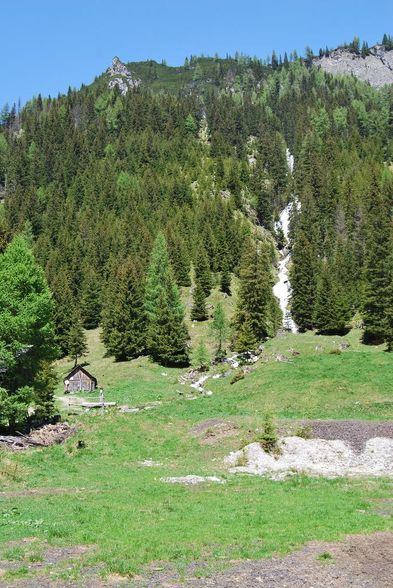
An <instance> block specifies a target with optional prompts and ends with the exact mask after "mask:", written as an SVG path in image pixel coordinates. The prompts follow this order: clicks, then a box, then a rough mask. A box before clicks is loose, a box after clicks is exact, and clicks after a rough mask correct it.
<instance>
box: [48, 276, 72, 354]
mask: <svg viewBox="0 0 393 588" xmlns="http://www.w3.org/2000/svg"><path fill="white" fill-rule="evenodd" d="M52 292H53V298H54V302H55V305H54V313H53V317H54V321H55V341H56V344H57V346H58V349H59V353H60V356H61V357H63V356H65V355H67V354H68V334H69V332H70V330H71V327H72V317H73V315H74V308H75V300H74V296H73V293H72V291H71V287H70V279H69V276H68V272H67V271H66V269H65V268H64V267H63V268H62V269H60V271H59V273H58V275H57V276H56V277H55V279H54V280H53V282H52Z"/></svg>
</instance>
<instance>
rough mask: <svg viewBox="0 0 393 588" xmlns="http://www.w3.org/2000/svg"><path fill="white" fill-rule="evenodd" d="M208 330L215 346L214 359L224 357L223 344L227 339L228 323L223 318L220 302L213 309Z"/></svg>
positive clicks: (222, 308)
mask: <svg viewBox="0 0 393 588" xmlns="http://www.w3.org/2000/svg"><path fill="white" fill-rule="evenodd" d="M210 329H211V332H212V334H213V337H214V340H215V343H216V345H217V348H216V358H220V357H223V356H224V355H225V343H226V341H227V339H228V337H229V321H228V320H227V318H226V316H225V313H224V307H223V305H222V303H221V302H219V303H218V304H217V305H216V308H215V309H214V314H213V320H212V322H211V323H210Z"/></svg>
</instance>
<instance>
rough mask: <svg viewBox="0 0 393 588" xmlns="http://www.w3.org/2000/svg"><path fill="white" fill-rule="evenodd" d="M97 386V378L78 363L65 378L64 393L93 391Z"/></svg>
mask: <svg viewBox="0 0 393 588" xmlns="http://www.w3.org/2000/svg"><path fill="white" fill-rule="evenodd" d="M96 388H97V380H96V378H95V377H94V376H92V375H91V374H89V372H88V371H87V370H85V369H84V368H83V367H82V366H80V365H76V366H75V367H74V368H73V369H72V370H71V371H70V373H69V374H67V375H66V377H65V378H64V393H65V394H68V393H70V392H81V391H83V392H92V391H93V390H95V389H96Z"/></svg>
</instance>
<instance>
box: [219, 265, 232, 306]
mask: <svg viewBox="0 0 393 588" xmlns="http://www.w3.org/2000/svg"><path fill="white" fill-rule="evenodd" d="M220 290H221V292H223V293H224V294H227V295H228V296H230V295H231V274H230V271H229V263H228V257H227V256H225V257H224V259H223V260H222V269H221V278H220Z"/></svg>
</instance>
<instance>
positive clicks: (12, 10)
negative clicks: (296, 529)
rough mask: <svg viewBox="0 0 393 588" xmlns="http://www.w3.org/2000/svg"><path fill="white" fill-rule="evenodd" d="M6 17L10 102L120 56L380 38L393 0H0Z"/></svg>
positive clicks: (89, 73)
mask: <svg viewBox="0 0 393 588" xmlns="http://www.w3.org/2000/svg"><path fill="white" fill-rule="evenodd" d="M0 21H1V28H0V75H1V85H0V105H2V104H4V103H5V102H10V103H12V102H13V101H17V100H18V98H20V99H21V100H22V102H24V101H26V100H27V99H29V98H30V97H31V96H33V95H36V94H38V93H39V92H41V94H43V95H48V94H51V95H57V93H58V92H64V91H66V90H67V88H68V86H69V85H70V86H72V87H79V86H80V84H81V83H86V84H88V83H90V82H91V81H92V80H93V79H94V77H95V76H96V75H98V74H100V73H101V72H102V71H103V70H105V69H106V68H107V66H108V65H109V63H110V61H111V59H112V57H113V56H114V55H118V56H119V57H120V58H121V59H122V60H124V61H136V60H143V59H156V60H157V61H161V59H163V58H165V59H166V60H167V62H168V64H170V65H178V64H181V63H183V60H184V57H185V56H187V55H191V54H194V55H199V54H201V53H204V54H205V55H207V54H210V55H213V54H214V53H216V52H217V53H218V54H219V55H225V54H226V53H231V54H234V53H235V52H236V51H239V52H241V53H244V54H249V55H257V56H258V57H262V58H264V57H266V56H267V55H268V54H270V53H271V50H272V49H275V50H276V51H277V52H278V53H280V52H281V53H284V51H288V52H290V51H292V50H293V49H296V50H297V51H298V52H299V53H303V51H304V48H305V46H306V45H310V46H311V47H312V48H313V49H314V50H315V51H317V50H318V49H319V47H320V46H325V45H328V46H329V47H334V46H336V45H337V44H339V43H341V42H343V41H350V40H351V39H352V38H353V36H354V35H355V34H357V35H359V36H360V37H361V39H366V40H367V41H368V42H369V43H370V44H373V43H374V42H375V41H377V40H378V39H380V38H381V36H382V34H383V33H384V32H387V33H392V34H393V1H392V0H379V1H378V2H370V1H369V0H328V1H325V0H313V1H311V0H291V1H289V0H276V1H273V0H269V1H267V0H246V1H243V2H242V1H239V0H238V1H237V2H234V1H232V0H210V1H208V0H194V1H193V2H187V1H184V0H183V1H180V0H174V1H171V2H170V1H166V0H161V1H159V0H150V1H147V0H145V1H141V0H139V1H138V2H135V1H134V0H129V1H126V0H111V1H103V0H50V1H49V0H35V1H33V0H18V1H17V2H12V0H8V1H6V0H0ZM389 25H390V26H391V30H389ZM386 29H387V30H386Z"/></svg>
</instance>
